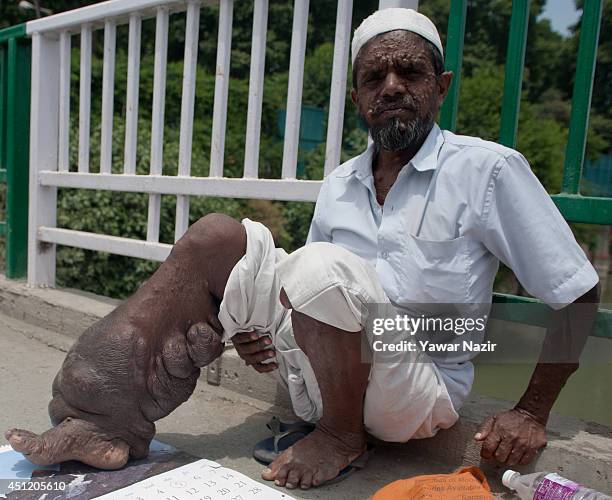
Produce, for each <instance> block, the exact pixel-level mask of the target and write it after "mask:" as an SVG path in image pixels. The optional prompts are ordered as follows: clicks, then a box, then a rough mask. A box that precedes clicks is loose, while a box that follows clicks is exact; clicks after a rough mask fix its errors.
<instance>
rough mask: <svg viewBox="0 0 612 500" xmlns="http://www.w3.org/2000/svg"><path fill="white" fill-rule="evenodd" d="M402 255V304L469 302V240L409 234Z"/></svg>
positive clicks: (398, 299) (400, 297) (398, 300)
mask: <svg viewBox="0 0 612 500" xmlns="http://www.w3.org/2000/svg"><path fill="white" fill-rule="evenodd" d="M403 242H404V243H405V244H404V245H403V247H402V250H401V251H400V252H399V256H400V261H399V262H398V263H397V264H398V267H399V269H398V275H399V276H401V282H400V283H399V286H398V297H397V299H396V302H397V303H398V304H400V305H401V304H408V303H432V304H434V303H435V304H440V303H446V304H453V303H466V302H469V272H470V264H469V256H468V245H469V239H468V238H466V237H465V236H460V237H459V238H455V239H452V240H427V239H424V238H420V237H416V236H413V235H408V237H407V238H406V239H405V240H404V241H403Z"/></svg>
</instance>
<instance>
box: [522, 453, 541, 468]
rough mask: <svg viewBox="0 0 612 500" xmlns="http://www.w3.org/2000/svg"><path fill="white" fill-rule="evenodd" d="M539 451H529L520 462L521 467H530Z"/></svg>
mask: <svg viewBox="0 0 612 500" xmlns="http://www.w3.org/2000/svg"><path fill="white" fill-rule="evenodd" d="M537 453H538V450H527V451H526V452H525V454H524V455H523V457H522V458H521V460H520V461H519V464H520V465H528V464H530V463H531V462H532V461H533V459H534V458H535V457H536V455H537Z"/></svg>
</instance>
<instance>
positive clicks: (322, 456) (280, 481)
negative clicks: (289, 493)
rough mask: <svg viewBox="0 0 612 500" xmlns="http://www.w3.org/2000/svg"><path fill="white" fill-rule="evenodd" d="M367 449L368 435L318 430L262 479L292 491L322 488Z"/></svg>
mask: <svg viewBox="0 0 612 500" xmlns="http://www.w3.org/2000/svg"><path fill="white" fill-rule="evenodd" d="M365 449H366V442H365V435H364V434H363V433H361V434H354V433H342V434H341V435H340V434H339V433H337V432H334V433H332V432H330V431H328V430H326V429H325V428H323V427H321V426H320V425H317V428H316V429H315V430H314V431H313V432H311V433H310V434H308V436H306V437H305V438H304V439H300V440H299V441H298V442H297V443H295V444H294V445H293V446H291V447H290V448H288V449H287V450H286V451H284V452H283V453H282V454H281V455H280V456H279V457H278V458H277V459H276V460H275V461H274V462H272V463H271V464H270V465H269V466H268V468H267V469H264V470H263V472H262V474H261V477H262V478H263V479H265V480H266V481H274V484H276V485H277V486H286V487H287V488H289V489H293V488H298V487H299V488H302V489H304V490H307V489H308V488H310V487H311V486H319V485H321V484H323V483H324V482H326V481H329V480H330V479H333V478H335V477H336V476H337V475H338V474H339V473H340V471H341V470H342V469H344V468H345V467H346V466H347V465H349V464H350V463H351V462H352V461H353V460H355V459H356V458H358V457H359V456H360V455H361V454H362V453H363V452H364V451H365Z"/></svg>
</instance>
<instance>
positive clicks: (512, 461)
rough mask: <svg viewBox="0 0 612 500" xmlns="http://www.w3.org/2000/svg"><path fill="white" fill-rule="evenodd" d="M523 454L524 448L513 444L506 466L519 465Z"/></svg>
mask: <svg viewBox="0 0 612 500" xmlns="http://www.w3.org/2000/svg"><path fill="white" fill-rule="evenodd" d="M524 454H525V446H524V445H522V444H520V443H518V444H515V445H514V447H513V448H512V451H511V452H510V456H509V457H508V461H507V464H508V465H517V464H518V463H520V461H521V459H522V458H523V455H524Z"/></svg>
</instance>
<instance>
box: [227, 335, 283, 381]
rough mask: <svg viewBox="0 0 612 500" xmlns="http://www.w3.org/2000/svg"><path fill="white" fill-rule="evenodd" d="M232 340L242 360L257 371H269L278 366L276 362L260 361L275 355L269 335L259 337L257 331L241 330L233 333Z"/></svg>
mask: <svg viewBox="0 0 612 500" xmlns="http://www.w3.org/2000/svg"><path fill="white" fill-rule="evenodd" d="M232 342H233V343H234V347H235V348H236V351H237V352H238V355H239V356H240V357H241V358H242V359H244V362H245V363H246V364H247V365H250V366H252V367H253V368H255V370H257V371H258V372H259V373H265V372H271V371H273V370H276V369H277V368H278V365H277V364H276V363H262V361H265V360H266V359H270V358H273V357H274V356H276V351H275V350H274V348H273V347H272V348H270V345H272V340H271V339H270V338H269V337H260V336H259V335H258V334H257V332H242V333H237V334H236V335H234V336H233V337H232Z"/></svg>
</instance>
